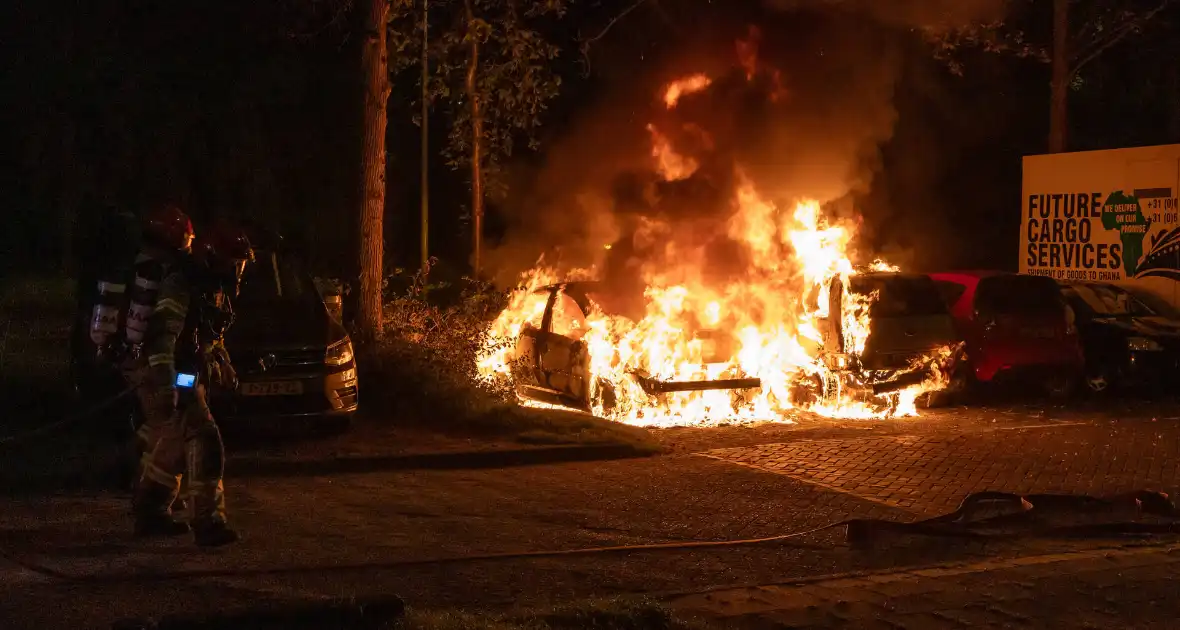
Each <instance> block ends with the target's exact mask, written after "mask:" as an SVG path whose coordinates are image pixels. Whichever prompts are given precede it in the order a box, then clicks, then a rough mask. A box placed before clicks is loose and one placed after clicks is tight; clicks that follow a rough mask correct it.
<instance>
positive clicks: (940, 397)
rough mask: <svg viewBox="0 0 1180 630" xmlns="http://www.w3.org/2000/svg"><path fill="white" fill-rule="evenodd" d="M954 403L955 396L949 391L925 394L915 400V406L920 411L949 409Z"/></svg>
mask: <svg viewBox="0 0 1180 630" xmlns="http://www.w3.org/2000/svg"><path fill="white" fill-rule="evenodd" d="M953 403H954V394H953V393H952V392H949V391H947V390H945V389H944V390H940V391H937V392H923V393H921V394H918V397H917V398H916V399H914V406H916V407H917V408H918V409H938V408H939V407H949V406H951V404H953Z"/></svg>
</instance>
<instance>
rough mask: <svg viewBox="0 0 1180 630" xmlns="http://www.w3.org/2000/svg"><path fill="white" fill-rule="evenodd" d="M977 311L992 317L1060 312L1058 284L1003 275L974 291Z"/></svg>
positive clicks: (988, 280)
mask: <svg viewBox="0 0 1180 630" xmlns="http://www.w3.org/2000/svg"><path fill="white" fill-rule="evenodd" d="M975 308H976V309H977V310H978V311H979V312H980V313H990V314H993V315H1039V314H1045V313H1053V312H1057V311H1061V310H1062V309H1063V308H1064V303H1063V301H1062V299H1061V290H1060V289H1058V287H1057V283H1056V282H1054V281H1053V280H1051V279H1049V278H1045V277H1042V276H1018V275H1001V276H992V277H988V278H984V279H983V280H980V281H979V285H978V286H977V287H976V289H975Z"/></svg>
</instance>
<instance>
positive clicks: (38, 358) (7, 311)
mask: <svg viewBox="0 0 1180 630" xmlns="http://www.w3.org/2000/svg"><path fill="white" fill-rule="evenodd" d="M73 317H74V284H73V282H72V281H71V280H70V279H69V278H66V277H63V276H24V277H18V278H6V279H5V280H4V281H3V282H0V404H2V405H4V407H5V408H6V409H8V410H9V412H10V413H13V412H15V413H13V415H24V414H25V413H26V412H29V413H32V412H34V411H38V410H41V411H49V410H54V411H60V410H61V408H62V406H63V404H64V403H65V402H66V401H67V400H68V394H69V392H70V391H71V387H70V331H71V327H72V326H73ZM39 415H43V414H39ZM0 424H9V423H8V422H0Z"/></svg>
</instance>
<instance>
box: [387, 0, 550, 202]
mask: <svg viewBox="0 0 1180 630" xmlns="http://www.w3.org/2000/svg"><path fill="white" fill-rule="evenodd" d="M568 1H569V0H544V1H541V2H517V1H516V0H471V5H472V9H473V13H474V16H475V19H474V20H473V21H472V22H470V23H468V20H467V16H466V8H465V5H464V2H463V1H462V0H430V31H429V35H430V36H429V45H428V56H429V61H430V80H429V83H428V86H427V93H428V94H427V98H428V99H429V101H430V107H431V110H432V111H433V112H437V113H438V114H440V115H442V116H444V117H445V119H446V121H447V124H448V126H449V127H450V134H449V137H448V143H447V145H446V147H445V148H444V149H443V154H444V155H445V156H446V158H447V160H448V163H449V164H450V165H451V166H452V167H453V168H456V169H459V168H465V167H470V165H471V159H472V150H471V146H472V124H471V122H472V121H471V106H470V100H469V98H468V94H467V87H466V80H467V69H468V67H469V66H470V63H469V62H470V59H471V42H472V39H473V38H474V39H475V40H476V41H478V43H479V64H478V72H477V75H476V93H477V94H478V98H479V104H480V111H481V117H482V118H483V138H482V140H483V143H482V146H481V151H480V160H481V165H482V166H483V168H484V174H485V178H486V179H487V181H488V184H490V186H489V188H490V191H489V192H492V193H495V192H496V191H497V185H498V184H499V182H498V179H497V177H496V174H497V172H498V171H499V167H500V165H501V164H502V162H503V161H504V160H505V159H507V158H509V157H511V156H512V154H513V152H514V151H515V150H516V149H517V148H518V144H519V143H520V141H522V140H523V141H524V142H525V143H526V145H527V146H529V147H530V148H536V146H537V130H538V129H539V127H540V125H541V118H542V115H543V114H544V112H545V110H546V107H547V104H548V102H549V101H550V100H551V99H553V98H554V97H556V96H557V94H558V92H559V90H560V88H561V77H560V76H558V74H557V73H556V72H555V71H554V64H553V62H554V60H555V59H556V58H557V57H558V55H559V54H560V52H561V49H560V47H559V46H557V45H556V44H554V43H552V42H551V41H549V40H548V39H547V38H546V36H545V35H544V32H545V30H546V28H547V27H548V26H550V25H552V24H553V23H554V22H555V21H556V20H559V19H560V18H561V17H563V16H564V15H565V10H566V4H567V2H568ZM525 7H527V8H525ZM421 25H422V3H421V2H418V3H414V4H409V3H406V2H402V1H401V0H399V2H398V3H396V5H395V7H394V16H393V19H392V20H391V24H390V35H389V40H390V44H389V46H390V51H391V59H390V66H391V71H393V72H395V73H398V74H399V75H402V76H405V77H406V80H410V77H411V76H412V75H417V76H420V74H418V73H420V72H421V67H420V64H421V55H422V26H421ZM416 105H417V107H416V108H415V111H418V108H420V106H421V103H420V102H419V103H417V104H416ZM416 119H417V118H416ZM418 122H419V123H420V122H421V121H418Z"/></svg>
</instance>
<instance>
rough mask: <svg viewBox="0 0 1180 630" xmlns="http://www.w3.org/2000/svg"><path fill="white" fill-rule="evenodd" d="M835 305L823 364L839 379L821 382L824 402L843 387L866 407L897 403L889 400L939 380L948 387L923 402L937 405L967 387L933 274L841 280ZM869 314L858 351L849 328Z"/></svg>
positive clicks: (833, 286)
mask: <svg viewBox="0 0 1180 630" xmlns="http://www.w3.org/2000/svg"><path fill="white" fill-rule="evenodd" d="M828 299H829V301H830V305H829V308H828V313H829V316H828V317H827V318H824V319H823V320H822V321H823V325H824V334H823V348H822V354H821V359H822V361H823V362H824V364H825V365H826V366H827V368H828V370H829V371H830V372H831V373H832V374H835V375H836V376H837V378H836V379H831V378H829V379H826V382H823V383H821V384H820V391H821V392H822V397H824V398H831V397H832V396H833V394H832V393H830V392H828V390H830V389H831V388H832V387H839V388H842V389H843V390H845V392H846V393H847V394H851V395H854V396H857V397H859V398H861V399H863V400H864V402H866V403H870V404H872V403H874V402H875V403H876V404H878V405H882V404H883V405H887V406H888V405H895V404H897V403H898V401H897V398H896V397H887V396H883V395H885V394H890V393H893V392H898V391H900V390H903V389H905V388H907V387H912V386H915V385H920V384H922V383H923V382H926V381H928V380H930V379H931V378H933V379H935V380H936V381H937V382H939V383H940V384H941V385H942V387H941V388H940V389H937V391H934V390H931V391H926V392H923V394H922V396H921V397H920V398H919V399H918V400H917V402H918V403H919V404H922V405H925V406H936V405H940V404H944V403H945V402H946V401H948V400H949V397H950V395H952V394H954V393H957V391H958V390H959V389H960V388H961V387H962V383H963V378H962V373H961V368H962V365H963V361H964V359H965V355H964V353H963V346H964V344H963V342H962V340H961V339H960V338H959V336H958V334H957V333H956V332H955V322H954V319H953V318H952V317H951V314H950V311H949V310H948V309H947V307H946V304H945V303H944V302H943V300H942V295H941V293H940V292H939V289H938V285H937V284H935V282H934V281H933V280H932V279H931V278H930V277H929V276H926V275H923V274H907V273H900V272H881V271H871V270H870V271H869V272H867V273H859V274H856V275H852V276H848V278H847V284H845V282H844V281H843V280H842V279H841V278H840V277H839V276H837V277H835V278H833V279H832V280H831V283H830V286H829V288H828ZM866 310H867V314H868V319H867V321H868V323H869V327H870V328H869V332H868V334H867V335H866V336H864V343H863V345H860V346H857V345H854V344H853V343H850V340H851V338H852V336H851V335H846V334H845V330H844V327H845V326H848V325H852V326H855V325H857V324H856V322H857V321H859V320H860V319H861V318H860V317H859V315H860V313H861V312H862V311H866ZM832 314H835V316H833V315H832ZM833 380H834V381H835V382H834V383H833V382H832V381H833Z"/></svg>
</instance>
